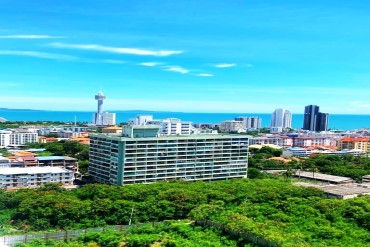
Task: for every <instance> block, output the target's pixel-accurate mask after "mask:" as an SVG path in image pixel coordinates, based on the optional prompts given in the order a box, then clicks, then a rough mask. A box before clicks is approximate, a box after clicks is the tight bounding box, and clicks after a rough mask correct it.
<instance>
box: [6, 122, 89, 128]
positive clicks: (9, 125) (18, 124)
mask: <svg viewBox="0 0 370 247" xmlns="http://www.w3.org/2000/svg"><path fill="white" fill-rule="evenodd" d="M72 124H74V123H73V122H62V121H27V122H26V121H6V122H3V123H0V129H7V128H9V129H15V128H19V127H21V126H31V125H38V126H50V125H54V126H56V125H63V126H66V125H70V126H72ZM76 125H77V126H87V122H77V123H76Z"/></svg>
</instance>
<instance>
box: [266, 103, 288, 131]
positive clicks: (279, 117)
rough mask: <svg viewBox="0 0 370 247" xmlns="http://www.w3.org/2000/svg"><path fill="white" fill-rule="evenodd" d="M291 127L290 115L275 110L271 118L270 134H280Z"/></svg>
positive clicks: (284, 111)
mask: <svg viewBox="0 0 370 247" xmlns="http://www.w3.org/2000/svg"><path fill="white" fill-rule="evenodd" d="M291 127H292V114H291V113H290V111H288V110H285V109H281V108H279V109H276V110H275V111H274V112H273V113H272V116H271V132H273V133H277V132H281V131H282V130H283V129H286V128H291Z"/></svg>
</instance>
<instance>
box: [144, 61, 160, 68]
mask: <svg viewBox="0 0 370 247" xmlns="http://www.w3.org/2000/svg"><path fill="white" fill-rule="evenodd" d="M161 64H163V63H157V62H144V63H139V65H142V66H147V67H154V66H158V65H161Z"/></svg>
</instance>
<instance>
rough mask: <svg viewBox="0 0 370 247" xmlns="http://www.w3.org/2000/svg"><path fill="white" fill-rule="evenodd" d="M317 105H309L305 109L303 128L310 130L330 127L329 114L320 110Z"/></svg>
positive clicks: (321, 129) (322, 129) (324, 129)
mask: <svg viewBox="0 0 370 247" xmlns="http://www.w3.org/2000/svg"><path fill="white" fill-rule="evenodd" d="M319 110H320V108H319V106H317V105H308V106H306V107H305V109H304V120H303V129H304V130H310V131H326V130H327V129H328V121H329V114H328V113H322V112H320V111H319Z"/></svg>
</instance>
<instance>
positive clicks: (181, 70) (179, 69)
mask: <svg viewBox="0 0 370 247" xmlns="http://www.w3.org/2000/svg"><path fill="white" fill-rule="evenodd" d="M164 68H165V69H164V70H167V71H172V72H177V73H181V74H187V73H189V70H187V69H184V68H183V67H180V66H165V67H164Z"/></svg>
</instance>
